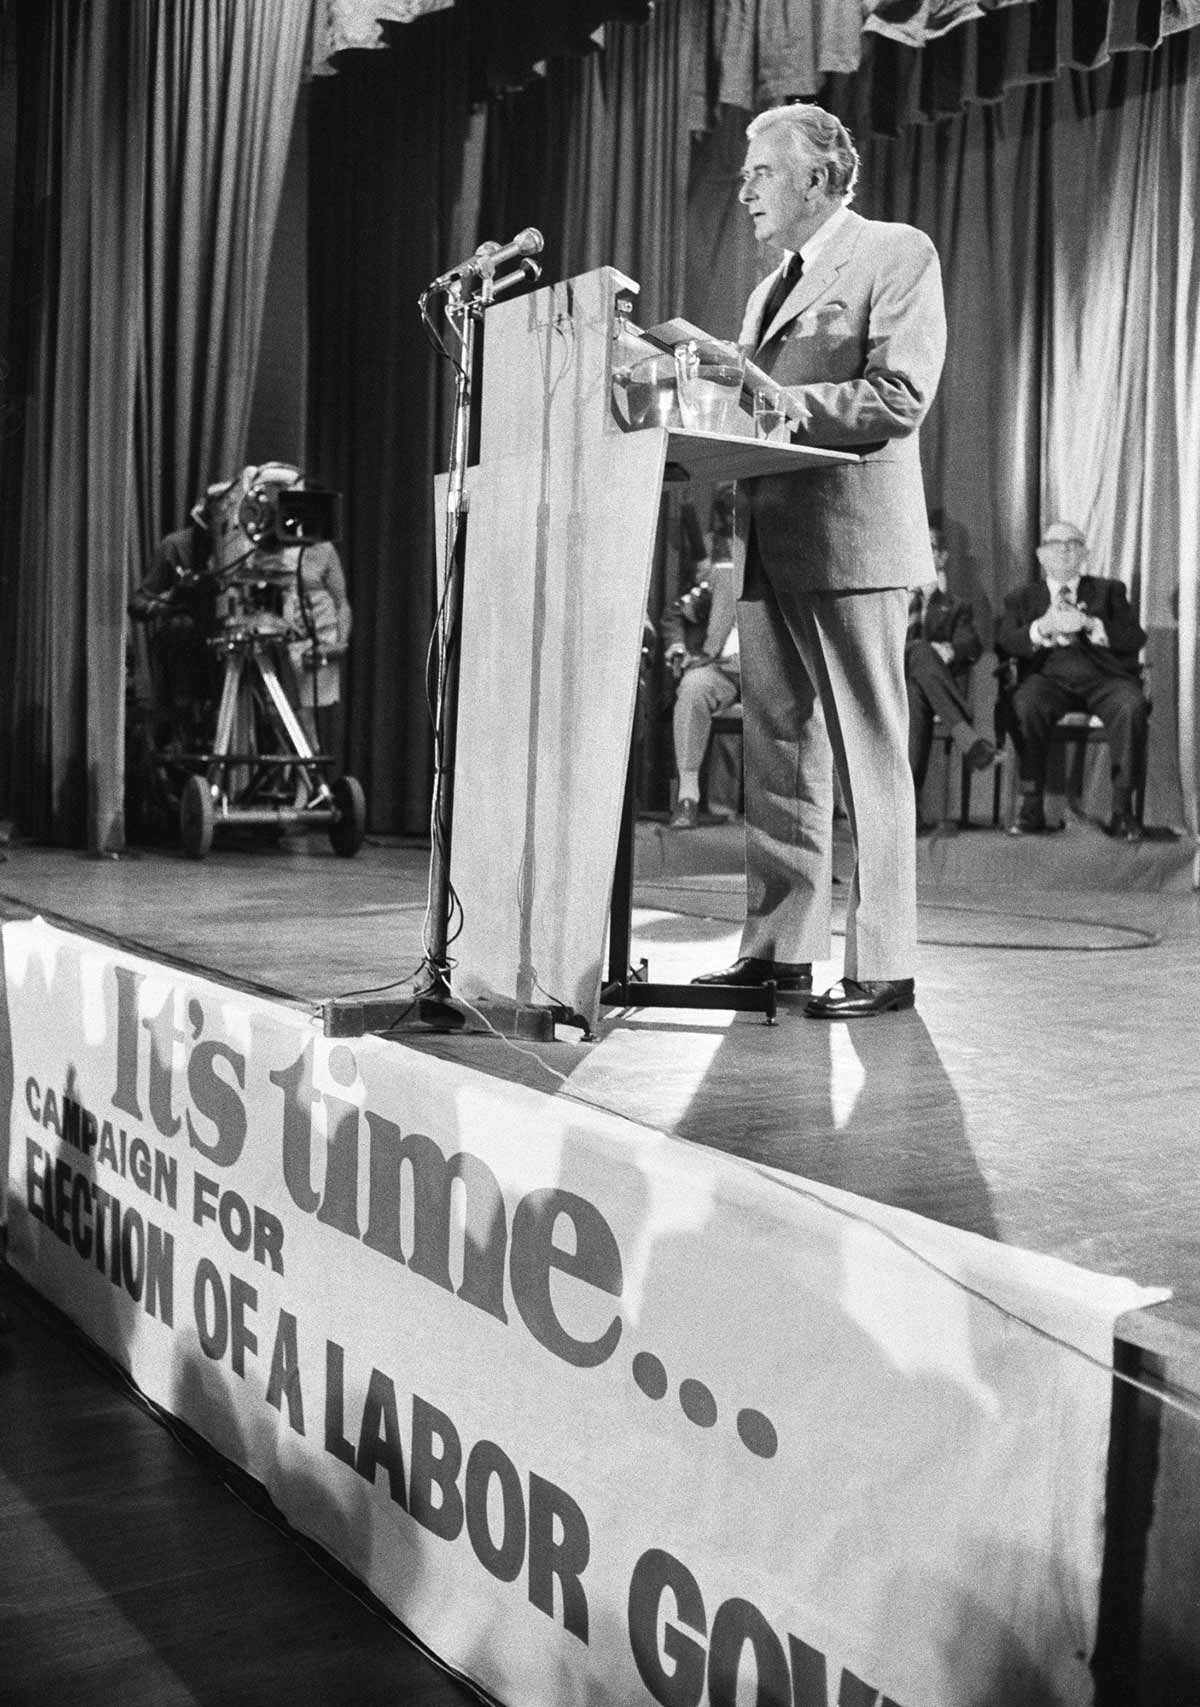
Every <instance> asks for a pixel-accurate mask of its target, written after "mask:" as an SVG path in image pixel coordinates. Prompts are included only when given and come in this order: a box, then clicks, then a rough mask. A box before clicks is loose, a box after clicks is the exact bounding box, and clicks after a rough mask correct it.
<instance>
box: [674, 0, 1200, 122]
mask: <svg viewBox="0 0 1200 1707" xmlns="http://www.w3.org/2000/svg"><path fill="white" fill-rule="evenodd" d="M667 3H668V4H671V3H675V4H682V5H688V4H692V3H695V0H667ZM699 3H701V4H706V5H707V6H708V8H709V17H708V20H707V35H708V53H707V56H706V59H705V60H704V61H703V63H702V65H701V67H700V76H699V78H698V80H697V83H696V86H695V87H694V89H693V98H692V103H691V113H692V122H693V128H694V129H697V130H700V129H705V128H707V127H708V126H709V125H710V124H711V123H712V122H713V120H714V118H715V115H716V111H717V108H718V107H720V106H730V107H738V108H741V109H743V110H745V111H747V112H757V111H760V110H761V109H762V108H763V107H767V106H771V105H773V104H775V103H777V102H779V101H786V100H789V99H796V98H802V99H803V98H815V97H821V96H822V95H823V93H824V92H825V91H827V89H828V86H829V83H830V80H831V79H840V78H846V77H851V76H854V77H855V78H856V81H857V83H858V85H859V90H858V100H857V101H856V103H855V105H856V107H857V109H858V111H859V113H860V114H861V119H860V122H865V123H866V125H867V126H868V127H869V128H870V129H871V130H873V131H875V132H876V133H878V134H882V135H894V134H896V133H897V132H898V131H900V130H901V129H903V128H904V126H906V125H909V124H914V123H921V122H927V121H929V120H932V119H937V118H943V117H946V116H948V115H949V114H951V113H957V112H960V111H962V109H963V108H964V107H966V106H968V105H970V104H972V103H974V102H978V101H999V100H1001V99H1002V98H1003V96H1004V93H1005V91H1006V90H1008V89H1010V88H1014V87H1016V86H1018V85H1021V84H1025V83H1034V82H1042V81H1048V80H1051V79H1053V78H1054V77H1056V76H1057V75H1058V73H1059V72H1060V71H1061V70H1064V69H1067V68H1072V69H1077V70H1094V69H1095V68H1096V67H1098V66H1100V65H1103V64H1104V63H1105V62H1106V61H1107V60H1109V59H1110V58H1111V57H1112V56H1113V55H1114V54H1118V53H1124V52H1128V51H1131V50H1134V49H1141V50H1150V49H1153V48H1155V47H1158V46H1159V45H1160V44H1161V43H1162V42H1163V41H1164V40H1165V39H1166V38H1167V37H1168V36H1170V35H1173V34H1176V33H1178V32H1179V31H1181V30H1187V29H1191V28H1193V27H1194V26H1195V25H1197V24H1200V0H699ZM838 104H839V105H841V104H843V103H842V102H839V103H838Z"/></svg>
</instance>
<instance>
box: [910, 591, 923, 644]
mask: <svg viewBox="0 0 1200 1707" xmlns="http://www.w3.org/2000/svg"><path fill="white" fill-rule="evenodd" d="M924 627H925V594H924V593H923V592H922V590H921V588H920V587H918V588H917V589H916V590H915V592H913V593H912V594H911V596H910V597H909V601H908V638H909V639H910V640H920V639H921V636H922V632H923V630H924Z"/></svg>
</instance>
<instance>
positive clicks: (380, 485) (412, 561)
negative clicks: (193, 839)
mask: <svg viewBox="0 0 1200 1707" xmlns="http://www.w3.org/2000/svg"><path fill="white" fill-rule="evenodd" d="M699 15H700V8H699V7H698V6H697V5H695V4H693V0H681V3H680V4H678V5H669V6H663V7H661V8H659V9H658V10H657V11H656V12H655V14H654V17H653V19H652V21H651V22H650V23H649V24H648V25H646V26H644V27H643V26H637V25H624V24H612V23H610V24H608V25H607V26H606V28H605V32H604V44H605V45H604V50H603V52H602V53H596V54H593V55H589V56H587V57H586V58H579V57H572V58H564V59H561V60H552V61H551V62H550V64H549V66H548V68H547V74H546V76H545V77H544V78H541V79H538V80H537V81H536V82H535V83H534V84H533V85H531V86H530V87H529V88H528V89H526V90H525V91H524V92H522V93H520V94H515V95H508V96H505V97H503V98H500V99H498V100H496V101H494V102H493V103H492V104H491V105H490V106H489V107H488V108H486V109H485V110H482V111H479V112H476V113H475V114H474V115H473V116H472V115H471V113H470V109H469V94H470V78H471V75H472V72H471V67H472V64H473V63H475V59H476V54H475V49H476V46H477V45H478V44H477V43H475V42H473V41H472V40H470V39H469V38H468V39H467V40H466V41H464V39H463V32H462V30H461V29H460V28H458V27H457V23H456V19H455V15H454V14H453V13H448V14H445V15H443V16H440V17H439V16H435V17H429V18H425V19H419V20H417V21H416V22H415V23H413V24H411V25H408V26H406V27H405V29H404V30H403V32H402V36H401V37H400V39H399V40H398V42H397V49H396V51H395V52H393V53H383V54H381V53H373V54H365V55H345V56H343V57H342V59H341V60H340V61H339V64H338V72H337V75H336V76H335V77H332V78H328V79H321V80H320V81H318V82H317V83H316V84H314V86H313V88H312V91H311V104H310V110H309V121H310V184H311V202H310V244H311V263H310V278H311V290H310V314H311V329H310V346H311V351H312V360H311V386H310V406H311V419H310V425H309V435H308V440H309V446H310V458H309V460H310V465H311V466H312V468H313V469H314V470H315V471H316V472H318V473H319V475H320V477H321V478H322V480H324V481H325V482H327V483H328V484H331V485H334V486H336V487H338V488H339V489H340V490H341V491H342V492H343V494H344V505H343V512H344V518H345V523H344V527H345V541H344V556H345V559H346V564H347V573H348V576H349V580H350V595H351V600H352V602H353V604H354V607H355V636H354V642H353V645H352V649H351V657H350V668H349V670H348V672H347V705H348V724H349V758H348V764H349V768H350V769H351V771H352V772H353V773H354V774H355V775H356V776H358V777H360V778H361V779H362V780H363V783H364V786H365V788H366V792H367V801H368V808H369V815H370V822H371V825H372V827H373V828H374V829H376V830H380V831H385V832H393V833H405V834H424V833H425V832H426V831H427V828H428V811H429V792H430V782H431V757H430V748H431V734H430V726H429V715H428V710H427V706H426V690H425V668H426V651H427V646H428V641H429V634H430V628H431V625H432V620H433V605H434V595H435V569H434V562H435V540H436V535H435V528H436V526H437V517H436V516H435V513H434V502H433V477H434V474H435V472H436V471H437V470H438V469H440V468H443V467H444V466H445V464H446V461H447V457H448V430H449V415H448V411H449V402H450V397H449V390H448V383H447V379H446V369H445V364H444V363H443V364H439V363H438V361H437V359H436V358H435V357H434V355H433V353H432V351H431V350H430V348H429V346H428V344H427V343H426V342H425V340H424V338H423V336H422V332H421V327H420V323H419V320H418V316H417V306H416V305H417V298H418V296H419V294H420V291H421V289H422V286H423V285H424V284H425V283H426V282H427V281H428V280H429V279H431V278H434V277H435V276H436V275H437V274H438V273H439V272H440V271H441V270H442V269H443V268H445V267H446V266H447V265H449V264H451V263H452V262H453V261H455V260H457V259H458V258H460V257H461V256H462V255H465V254H469V253H470V252H471V251H472V249H473V248H474V247H475V245H476V244H477V243H478V242H479V240H480V239H481V238H483V237H492V238H496V239H498V240H501V241H502V240H504V239H505V238H507V237H509V236H511V235H512V234H513V232H515V231H517V230H519V229H521V228H522V227H524V226H526V225H536V226H537V227H538V229H539V230H541V231H542V232H543V233H544V235H545V238H546V250H545V253H544V255H543V257H542V259H543V261H544V262H545V268H546V275H545V276H546V279H547V280H550V279H556V278H562V277H567V276H571V275H573V274H576V273H579V272H583V271H587V270H589V269H590V268H592V267H595V266H599V265H601V264H603V263H611V264H613V265H615V266H617V267H619V268H620V269H621V270H622V271H625V272H627V273H629V274H630V275H631V276H632V277H633V278H635V279H638V280H639V281H644V283H645V286H646V291H645V294H644V298H643V302H642V306H641V308H640V309H639V313H642V314H645V315H646V316H647V317H648V318H661V317H662V316H664V315H666V314H667V313H669V312H672V311H675V310H677V309H678V307H679V305H680V302H681V298H682V277H683V255H684V235H685V220H686V194H687V171H688V153H687V149H688V134H687V124H686V118H685V116H684V115H685V102H686V97H687V90H688V76H689V69H690V57H689V56H690V43H691V39H692V32H693V30H694V26H695V21H696V18H697V17H698V16H699ZM485 150H486V163H485V159H484V153H485ZM485 345H486V328H485ZM468 525H469V524H468ZM460 833H461V834H468V833H484V831H483V829H482V827H478V828H476V830H475V831H474V832H472V831H471V830H469V829H468V828H467V827H465V826H456V834H460Z"/></svg>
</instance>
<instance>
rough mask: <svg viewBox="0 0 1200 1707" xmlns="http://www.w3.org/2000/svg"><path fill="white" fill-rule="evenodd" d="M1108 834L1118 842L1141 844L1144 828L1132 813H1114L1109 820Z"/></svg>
mask: <svg viewBox="0 0 1200 1707" xmlns="http://www.w3.org/2000/svg"><path fill="white" fill-rule="evenodd" d="M1108 833H1109V835H1110V836H1112V837H1113V838H1114V839H1115V840H1116V841H1118V842H1140V841H1141V839H1142V826H1141V825H1140V824H1139V823H1138V821H1137V819H1136V818H1135V817H1134V815H1133V813H1132V812H1114V813H1113V815H1112V818H1111V819H1110V820H1109V825H1108Z"/></svg>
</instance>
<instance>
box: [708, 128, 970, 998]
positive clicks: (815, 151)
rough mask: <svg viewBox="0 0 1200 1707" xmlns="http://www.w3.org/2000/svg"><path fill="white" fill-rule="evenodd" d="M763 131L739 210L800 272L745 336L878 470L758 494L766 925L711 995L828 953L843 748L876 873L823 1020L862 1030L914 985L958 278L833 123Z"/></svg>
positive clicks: (855, 913) (757, 841) (754, 495)
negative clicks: (930, 471) (874, 198)
mask: <svg viewBox="0 0 1200 1707" xmlns="http://www.w3.org/2000/svg"><path fill="white" fill-rule="evenodd" d="M746 134H747V136H748V138H749V147H748V149H747V152H746V162H745V166H744V168H743V171H742V189H741V193H740V199H741V201H742V203H743V204H744V206H745V207H746V208H747V210H748V212H749V214H750V217H751V219H752V220H753V222H754V232H755V236H756V238H757V239H758V241H759V242H760V243H769V244H772V245H774V246H776V247H778V248H781V249H783V250H784V251H785V261H784V264H783V265H781V266H780V267H778V268H777V269H776V271H775V272H774V273H773V274H771V275H770V276H769V277H768V278H767V279H765V280H764V281H763V283H762V284H761V285H760V286H759V287H758V288H757V289H756V290H755V291H754V292H753V294H752V295H751V297H750V301H749V303H748V305H747V309H746V318H745V322H744V324H743V327H742V332H741V336H740V339H739V342H740V343H741V344H742V346H743V347H744V348H745V349H746V351H747V353H748V354H749V355H750V356H751V357H752V358H753V360H754V361H755V363H756V364H757V365H758V366H759V367H760V368H763V369H765V370H766V372H767V373H768V374H769V375H770V376H771V378H772V379H773V380H774V381H775V382H776V383H777V384H778V386H779V387H780V389H781V391H782V393H783V395H784V398H785V400H786V406H787V409H788V412H789V414H790V415H791V416H792V417H793V425H794V431H793V440H794V442H795V443H797V444H804V445H813V446H821V447H827V448H832V449H838V450H846V451H853V452H856V453H857V454H858V455H859V457H860V458H861V460H860V461H857V462H853V463H846V464H841V465H838V466H835V467H831V468H823V469H818V470H815V471H809V472H803V473H798V474H784V475H770V476H766V477H761V478H758V479H755V480H749V481H746V482H745V483H744V498H745V502H744V503H743V506H742V513H741V515H740V517H739V543H740V547H741V569H742V586H741V602H740V603H739V606H738V630H739V634H740V636H741V659H742V699H743V707H744V711H743V716H744V720H745V725H744V727H745V734H744V742H745V767H746V868H747V918H746V925H745V929H744V931H743V935H742V952H741V957H740V958H739V959H738V960H737V961H736V962H735V964H734V965H733V966H731V967H727V968H726V969H725V970H724V971H722V972H717V973H713V974H709V975H707V976H706V977H704V978H702V979H699V980H697V982H701V983H713V984H736V985H755V984H763V983H765V982H766V981H767V980H768V979H772V980H774V982H775V983H776V985H777V987H778V988H779V989H780V990H781V991H785V992H787V991H804V990H811V988H812V962H813V961H814V960H821V959H825V958H827V956H828V954H829V951H830V885H831V881H832V822H833V787H832V766H831V764H830V749H831V748H832V758H833V765H836V768H837V774H838V778H839V781H840V783H841V786H842V793H843V797H844V800H845V804H846V810H847V813H848V816H849V820H850V827H851V830H852V832H853V836H854V844H855V849H856V855H857V858H856V865H855V871H854V876H853V879H852V881H851V885H850V892H849V896H848V901H847V908H846V951H845V961H844V975H843V978H842V980H841V982H840V984H837V985H835V986H834V987H833V989H832V990H829V991H827V992H826V993H825V994H823V995H821V996H814V997H811V998H810V1000H809V1001H808V1004H807V1006H806V1007H805V1010H804V1011H805V1014H806V1015H807V1016H808V1017H810V1018H813V1019H840V1018H846V1019H851V1018H860V1017H867V1016H870V1015H875V1014H881V1013H888V1012H891V1011H894V1010H896V1009H900V1008H906V1007H911V1006H912V1003H913V999H914V991H915V984H914V979H913V969H914V961H915V956H916V853H915V830H916V822H915V808H914V801H913V787H912V776H911V773H910V770H909V764H908V697H907V693H906V689H905V681H904V641H905V631H906V627H907V618H908V588H909V587H910V586H913V585H916V584H918V583H920V582H922V581H927V580H930V579H932V576H933V565H932V554H931V551H930V546H929V533H928V524H927V521H926V503H925V493H924V489H923V485H922V480H921V467H920V460H919V455H918V448H917V437H916V434H917V428H918V427H919V426H920V423H921V421H922V420H923V419H924V416H925V414H926V412H927V410H928V409H929V406H930V403H931V402H932V399H933V395H934V392H935V390H936V388H937V383H938V379H939V377H940V374H941V368H942V359H943V356H944V353H945V337H946V323H945V312H944V308H943V303H942V284H941V270H940V267H939V264H938V258H937V253H936V251H935V249H934V247H933V244H932V243H931V242H930V240H929V238H928V237H926V236H925V235H924V233H923V232H920V231H917V230H915V229H914V228H913V227H911V226H907V225H891V224H883V223H881V222H877V221H873V220H866V219H862V218H860V217H859V215H858V214H856V213H853V212H851V210H850V208H849V206H848V203H849V201H850V198H851V196H852V194H853V190H854V182H855V177H856V175H857V170H858V155H857V153H856V151H855V148H854V145H853V143H852V142H851V140H850V137H849V136H848V134H847V133H846V131H845V129H844V128H843V127H842V125H841V124H840V123H839V122H838V120H837V119H835V118H834V117H833V116H832V115H831V114H829V113H826V112H824V111H823V110H822V109H821V108H819V107H813V106H807V105H799V104H797V105H792V106H786V107H776V108H772V109H771V110H770V111H768V112H765V113H762V114H760V115H759V117H758V118H756V119H755V120H754V121H753V122H752V123H751V124H750V125H749V127H748V129H747V133H746Z"/></svg>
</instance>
